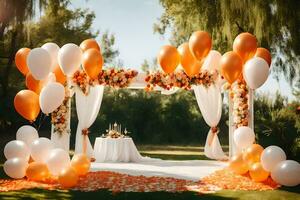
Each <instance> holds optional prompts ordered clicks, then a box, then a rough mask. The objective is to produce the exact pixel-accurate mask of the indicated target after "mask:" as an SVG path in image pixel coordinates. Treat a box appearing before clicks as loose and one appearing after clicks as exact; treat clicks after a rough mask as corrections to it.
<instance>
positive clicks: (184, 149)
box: [0, 145, 300, 200]
mask: <svg viewBox="0 0 300 200" xmlns="http://www.w3.org/2000/svg"><path fill="white" fill-rule="evenodd" d="M138 149H139V150H140V152H141V153H142V155H144V156H150V157H155V158H162V159H166V160H193V159H207V158H205V156H204V155H203V153H202V152H203V147H195V146H168V145H166V146H159V145H142V146H138ZM224 150H225V151H227V150H228V147H225V148H224ZM0 177H1V178H4V177H5V178H7V177H6V176H5V174H4V173H3V170H2V169H1V170H0ZM88 198H89V199H101V200H104V199H109V200H121V199H124V200H125V199H143V200H148V199H149V200H156V199H157V200H159V199H176V200H190V199H191V200H193V199H215V200H218V199H222V200H226V199H241V200H252V199H253V200H268V199H270V200H300V186H298V187H292V188H288V187H282V188H280V189H279V190H274V191H230V190H222V191H219V192H216V193H214V194H205V195H199V194H197V193H194V192H183V193H168V192H150V193H137V192H127V193H124V192H121V193H117V194H114V193H112V192H110V191H107V190H99V191H94V192H80V191H73V190H43V189H30V190H22V191H12V192H1V193H0V199H88Z"/></svg>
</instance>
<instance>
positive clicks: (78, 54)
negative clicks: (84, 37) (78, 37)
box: [58, 43, 82, 76]
mask: <svg viewBox="0 0 300 200" xmlns="http://www.w3.org/2000/svg"><path fill="white" fill-rule="evenodd" d="M81 58H82V51H81V49H80V48H79V47H78V46H77V45H76V44H73V43H69V44H65V45H64V46H62V48H61V49H60V50H59V51H58V64H59V66H60V68H61V70H62V71H63V73H64V74H65V75H66V76H72V75H73V74H74V73H75V72H76V70H78V69H79V67H80V64H81Z"/></svg>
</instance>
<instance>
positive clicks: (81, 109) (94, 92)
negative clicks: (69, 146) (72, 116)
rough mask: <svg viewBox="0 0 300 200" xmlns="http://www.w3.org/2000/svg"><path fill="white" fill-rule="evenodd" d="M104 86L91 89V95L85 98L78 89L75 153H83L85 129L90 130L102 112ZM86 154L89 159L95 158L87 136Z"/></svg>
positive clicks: (76, 96)
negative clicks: (83, 133)
mask: <svg viewBox="0 0 300 200" xmlns="http://www.w3.org/2000/svg"><path fill="white" fill-rule="evenodd" d="M103 92H104V86H102V85H97V86H94V87H90V90H89V94H88V95H87V96H85V95H84V94H83V93H82V91H81V90H80V89H78V88H77V89H76V94H75V98H76V111H77V117H78V126H77V131H76V142H75V153H82V152H83V141H84V135H82V130H83V129H88V128H89V127H90V126H91V125H92V124H93V123H94V121H95V120H96V118H97V115H98V113H99V110H100V106H101V102H102V97H103ZM86 154H87V156H88V157H90V158H92V157H93V147H92V145H91V142H90V140H89V138H88V136H86Z"/></svg>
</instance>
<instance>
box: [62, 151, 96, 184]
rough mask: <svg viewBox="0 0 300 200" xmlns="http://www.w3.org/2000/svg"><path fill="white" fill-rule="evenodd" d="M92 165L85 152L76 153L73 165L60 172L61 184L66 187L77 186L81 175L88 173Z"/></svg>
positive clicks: (72, 161)
mask: <svg viewBox="0 0 300 200" xmlns="http://www.w3.org/2000/svg"><path fill="white" fill-rule="evenodd" d="M90 166H91V162H90V159H89V158H88V157H87V156H86V155H85V154H75V155H74V156H73V158H72V160H71V166H70V167H68V168H66V169H64V170H62V171H61V172H60V174H59V176H58V182H59V184H60V185H61V186H62V187H65V188H69V187H73V186H75V185H76V184H77V182H78V180H79V176H84V175H86V174H87V173H88V172H89V169H90Z"/></svg>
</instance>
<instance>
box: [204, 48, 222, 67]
mask: <svg viewBox="0 0 300 200" xmlns="http://www.w3.org/2000/svg"><path fill="white" fill-rule="evenodd" d="M221 57H222V54H220V52H218V51H216V50H211V51H210V52H209V54H208V55H207V57H206V58H205V60H204V63H203V66H202V69H204V70H209V71H212V70H218V71H219V70H220V60H221Z"/></svg>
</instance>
